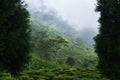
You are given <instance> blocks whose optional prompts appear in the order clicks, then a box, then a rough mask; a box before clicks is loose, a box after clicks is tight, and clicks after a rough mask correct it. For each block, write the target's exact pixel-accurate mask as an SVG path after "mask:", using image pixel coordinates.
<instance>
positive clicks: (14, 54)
mask: <svg viewBox="0 0 120 80" xmlns="http://www.w3.org/2000/svg"><path fill="white" fill-rule="evenodd" d="M29 37H30V36H29V14H28V12H27V11H26V9H25V7H24V6H23V4H22V2H21V0H2V1H0V68H2V69H5V70H7V71H8V72H10V73H11V75H13V76H16V75H17V74H18V73H19V71H20V70H21V69H22V67H23V66H24V64H25V63H27V62H28V61H29Z"/></svg>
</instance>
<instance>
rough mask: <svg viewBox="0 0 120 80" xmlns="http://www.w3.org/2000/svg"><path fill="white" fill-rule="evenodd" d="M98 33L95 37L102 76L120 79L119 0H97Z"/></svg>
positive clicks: (114, 79) (113, 79) (115, 79)
mask: <svg viewBox="0 0 120 80" xmlns="http://www.w3.org/2000/svg"><path fill="white" fill-rule="evenodd" d="M97 2H98V6H97V9H96V10H97V11H98V12H100V15H101V17H100V19H99V23H100V28H99V34H98V35H97V36H96V37H95V42H96V46H95V48H96V52H97V54H98V57H99V63H98V68H99V69H100V71H101V73H102V74H103V76H105V77H108V78H110V79H111V80H120V0H97Z"/></svg>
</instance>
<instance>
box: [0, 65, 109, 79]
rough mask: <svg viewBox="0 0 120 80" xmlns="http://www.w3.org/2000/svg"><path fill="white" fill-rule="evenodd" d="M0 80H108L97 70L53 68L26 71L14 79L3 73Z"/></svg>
mask: <svg viewBox="0 0 120 80" xmlns="http://www.w3.org/2000/svg"><path fill="white" fill-rule="evenodd" d="M0 76H1V77H0V80H108V79H106V78H101V74H100V73H99V71H97V70H96V69H95V68H81V67H77V68H74V67H73V68H69V67H67V68H65V67H64V68H63V67H62V68H52V69H40V70H31V71H24V72H22V73H21V75H20V76H19V77H18V78H12V77H10V75H9V74H6V73H1V74H0Z"/></svg>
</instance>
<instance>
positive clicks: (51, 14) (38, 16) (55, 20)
mask: <svg viewBox="0 0 120 80" xmlns="http://www.w3.org/2000/svg"><path fill="white" fill-rule="evenodd" d="M41 3H42V2H41ZM28 10H29V12H30V14H31V17H32V18H34V20H35V21H36V22H37V23H39V24H40V25H42V24H45V25H49V26H50V27H52V28H55V29H56V30H57V31H58V32H61V33H63V34H65V35H67V36H70V37H72V38H81V39H83V41H84V42H86V44H88V45H90V46H93V44H94V41H93V37H94V36H95V34H96V32H95V31H94V30H93V29H90V28H85V29H84V30H80V31H76V30H75V29H74V28H73V27H75V26H74V25H71V24H69V23H68V22H67V21H65V20H64V19H63V18H62V17H61V16H59V15H58V14H57V12H56V10H53V9H47V7H46V5H45V4H44V3H43V4H41V7H39V8H36V7H34V5H32V4H30V3H28Z"/></svg>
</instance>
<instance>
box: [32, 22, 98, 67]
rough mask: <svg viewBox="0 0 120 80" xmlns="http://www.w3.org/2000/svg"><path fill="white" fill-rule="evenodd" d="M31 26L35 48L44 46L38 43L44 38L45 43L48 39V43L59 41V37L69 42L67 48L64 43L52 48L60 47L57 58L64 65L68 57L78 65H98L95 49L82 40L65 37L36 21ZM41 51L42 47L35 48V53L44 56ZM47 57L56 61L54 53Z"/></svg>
mask: <svg viewBox="0 0 120 80" xmlns="http://www.w3.org/2000/svg"><path fill="white" fill-rule="evenodd" d="M31 26H32V27H31V30H32V36H33V37H32V38H33V40H34V42H33V44H34V46H39V45H40V44H41V45H43V44H42V43H40V42H38V41H39V40H40V39H41V40H42V39H43V38H44V41H45V40H46V39H48V38H49V40H48V41H50V40H52V39H58V37H60V38H61V39H63V40H65V41H67V44H66V45H67V46H64V43H61V44H60V45H57V46H56V45H55V46H54V45H52V46H51V47H53V48H54V47H59V49H58V50H59V53H57V58H59V60H60V62H61V63H62V64H64V63H65V60H66V59H67V58H68V57H73V58H74V59H75V63H76V65H80V66H84V67H88V66H91V65H92V66H93V65H95V64H96V62H97V61H96V60H97V56H96V54H95V53H94V49H92V48H90V47H88V46H87V45H86V44H85V43H84V42H83V41H82V39H80V38H71V37H69V36H67V35H63V34H61V33H59V32H57V31H56V30H55V29H53V28H49V27H48V26H44V25H39V24H37V23H36V22H34V21H31ZM42 33H44V34H42ZM41 36H42V37H41ZM45 38H46V39H45ZM41 42H42V41H41ZM43 43H44V42H43ZM53 44H54V42H53ZM58 44H59V43H58ZM47 45H48V44H47ZM61 47H62V48H61ZM40 51H41V48H40V47H38V48H34V50H33V53H37V54H42V53H41V52H40ZM47 55H49V58H50V60H53V61H55V58H56V54H54V52H50V54H49V53H47ZM47 59H48V58H47ZM59 60H58V62H59Z"/></svg>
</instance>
